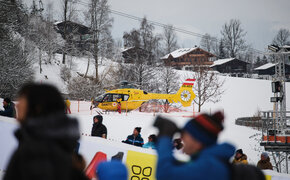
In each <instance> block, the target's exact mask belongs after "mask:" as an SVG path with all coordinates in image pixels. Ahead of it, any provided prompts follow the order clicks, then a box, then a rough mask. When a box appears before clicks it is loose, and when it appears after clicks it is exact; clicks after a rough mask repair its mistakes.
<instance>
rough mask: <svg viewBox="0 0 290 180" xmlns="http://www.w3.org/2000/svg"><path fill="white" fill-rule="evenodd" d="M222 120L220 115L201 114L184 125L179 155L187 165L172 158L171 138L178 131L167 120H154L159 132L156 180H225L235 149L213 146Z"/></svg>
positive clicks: (227, 146) (221, 127)
mask: <svg viewBox="0 0 290 180" xmlns="http://www.w3.org/2000/svg"><path fill="white" fill-rule="evenodd" d="M223 119H224V117H223V114H222V113H221V112H217V113H215V114H214V115H213V116H210V115H207V114H201V115H199V116H197V117H196V118H194V119H191V120H190V121H188V122H187V123H186V125H185V126H184V128H183V129H182V140H183V143H184V149H183V151H184V152H185V153H186V154H188V155H189V156H190V157H191V161H189V162H187V163H178V162H177V161H176V160H175V158H174V157H173V155H172V140H171V139H172V137H173V135H174V134H175V133H176V132H178V131H179V129H178V128H177V126H176V125H175V124H174V123H173V122H172V121H169V120H167V119H164V118H162V117H157V119H156V120H155V123H154V126H155V127H157V128H158V129H159V135H158V137H159V139H158V142H157V153H158V162H157V172H156V176H157V179H158V180H175V179H182V180H187V179H188V180H189V179H195V180H207V179H223V180H229V179H230V175H231V171H230V166H229V159H230V158H231V157H232V156H233V154H234V153H235V148H234V147H233V146H232V145H230V144H228V143H223V144H217V137H218V134H219V133H220V132H221V131H222V130H223V125H222V121H223Z"/></svg>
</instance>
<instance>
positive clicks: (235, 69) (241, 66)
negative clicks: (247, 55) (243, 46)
mask: <svg viewBox="0 0 290 180" xmlns="http://www.w3.org/2000/svg"><path fill="white" fill-rule="evenodd" d="M248 64H249V63H247V62H245V61H241V60H239V59H237V58H227V59H218V60H216V61H214V62H213V64H212V65H211V66H210V67H211V68H212V69H213V70H215V71H218V72H220V73H229V74H243V73H247V70H248Z"/></svg>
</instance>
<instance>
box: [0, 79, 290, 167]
mask: <svg viewBox="0 0 290 180" xmlns="http://www.w3.org/2000/svg"><path fill="white" fill-rule="evenodd" d="M220 78H226V81H225V85H224V88H225V90H226V91H225V93H224V95H223V96H222V99H221V101H220V102H219V103H216V104H210V103H208V104H205V105H204V106H203V108H202V110H203V111H204V112H208V113H210V112H211V113H212V112H215V111H217V110H222V111H224V113H225V130H224V131H223V132H222V133H221V136H220V138H219V141H220V142H224V141H228V142H231V143H233V144H234V145H235V146H236V148H242V149H243V150H244V152H245V153H246V154H247V156H248V161H249V163H251V164H256V163H257V161H258V160H259V156H260V153H261V152H262V151H263V148H262V147H260V145H259V141H260V138H261V132H259V131H257V130H254V129H251V128H248V127H243V126H237V125H235V119H236V118H238V117H244V116H253V115H255V114H256V113H257V111H258V110H271V109H273V104H272V103H270V101H269V99H270V97H271V96H272V93H271V82H270V81H266V80H254V79H244V78H233V77H223V76H221V77H220ZM286 89H287V95H288V96H287V99H289V98H290V97H289V95H290V92H289V90H290V83H287V87H286ZM0 101H1V102H2V99H0ZM288 102H289V101H288ZM89 107H90V102H84V101H81V102H79V108H78V102H77V101H72V107H71V110H72V114H71V115H70V116H74V117H77V118H78V120H79V122H80V129H81V130H80V131H81V134H82V136H83V137H84V136H88V135H89V134H90V132H91V128H92V119H93V116H94V115H96V114H97V112H96V111H95V110H92V111H90V110H89ZM288 107H289V106H288ZM1 108H2V107H1ZM1 108H0V109H1ZM195 108H197V107H195ZM192 109H193V107H188V108H186V109H185V110H186V112H178V113H177V112H175V113H162V114H160V115H162V116H166V117H168V118H170V119H171V120H173V121H174V122H175V123H176V124H178V126H179V127H182V126H183V125H184V124H185V122H186V121H187V120H188V119H189V118H188V117H189V116H191V115H192V114H193V111H192ZM78 110H79V112H78ZM288 110H290V109H289V108H288ZM103 116H104V124H105V125H106V126H107V129H108V140H109V141H110V142H112V143H113V141H115V142H121V141H122V140H124V139H125V138H126V137H127V135H129V134H131V133H132V131H133V129H134V127H136V126H141V127H142V131H141V134H142V136H143V138H144V141H145V142H147V137H148V136H149V135H150V134H152V133H157V131H156V129H155V128H154V127H152V124H153V121H154V119H155V117H156V115H155V116H154V114H153V113H141V112H138V111H132V112H130V113H128V114H127V115H126V113H122V114H118V113H115V112H110V113H108V114H103ZM2 140H3V139H2ZM272 163H273V162H272Z"/></svg>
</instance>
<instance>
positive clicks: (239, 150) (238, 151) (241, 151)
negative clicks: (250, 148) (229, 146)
mask: <svg viewBox="0 0 290 180" xmlns="http://www.w3.org/2000/svg"><path fill="white" fill-rule="evenodd" d="M236 153H239V154H244V152H243V150H242V149H238V150H237V151H236Z"/></svg>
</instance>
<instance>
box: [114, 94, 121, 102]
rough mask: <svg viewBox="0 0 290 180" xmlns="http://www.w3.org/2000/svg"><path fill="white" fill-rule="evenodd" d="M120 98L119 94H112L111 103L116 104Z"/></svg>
mask: <svg viewBox="0 0 290 180" xmlns="http://www.w3.org/2000/svg"><path fill="white" fill-rule="evenodd" d="M119 98H122V95H121V94H113V101H114V102H116V101H117V99H119Z"/></svg>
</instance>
